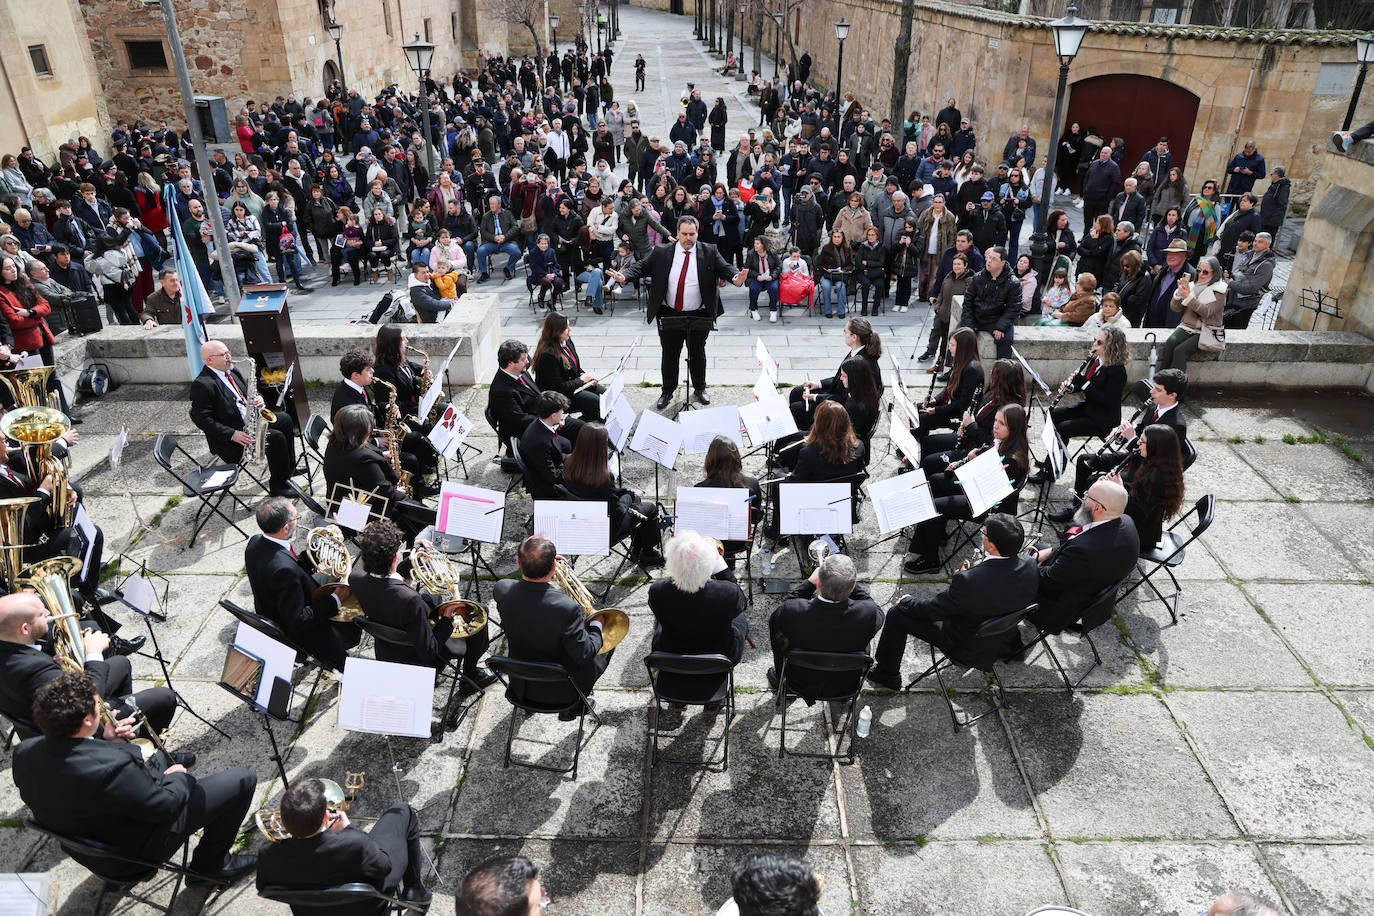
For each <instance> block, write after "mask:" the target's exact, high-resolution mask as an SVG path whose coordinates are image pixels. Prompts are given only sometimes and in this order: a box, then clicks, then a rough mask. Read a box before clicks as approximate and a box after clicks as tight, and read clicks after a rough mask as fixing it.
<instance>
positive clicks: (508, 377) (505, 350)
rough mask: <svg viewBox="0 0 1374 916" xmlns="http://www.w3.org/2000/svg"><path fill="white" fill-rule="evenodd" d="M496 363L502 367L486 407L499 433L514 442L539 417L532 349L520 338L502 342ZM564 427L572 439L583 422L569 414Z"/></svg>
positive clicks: (493, 384)
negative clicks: (536, 410)
mask: <svg viewBox="0 0 1374 916" xmlns="http://www.w3.org/2000/svg"><path fill="white" fill-rule="evenodd" d="M496 362H497V363H498V364H499V365H500V366H501V368H500V369H497V370H496V374H495V375H494V376H492V379H491V386H490V387H489V388H488V389H487V406H488V407H490V408H491V413H492V416H493V417H495V418H496V433H497V435H498V436H500V437H501V439H502V440H503V441H515V440H518V439H519V438H520V436H521V435H522V434H523V433H524V432H525V430H526V429H528V428H529V425H530V423H532V422H534V421H535V420H537V419H538V418H537V417H536V416H535V415H534V411H533V409H532V408H533V405H534V399H535V397H537V396H538V395H539V390H540V389H539V386H538V385H537V384H536V383H535V381H534V376H532V375H530V373H529V368H530V351H529V348H528V347H526V346H525V345H524V344H523V343H521V342H520V341H518V340H504V341H502V342H501V346H500V347H498V348H497V350H496ZM563 426H564V429H563V435H564V436H565V437H566V438H567V440H568V441H569V442H572V441H574V440H575V439H576V438H577V431H578V430H579V429H581V428H582V421H581V420H578V419H576V418H572V417H569V418H568V419H567V420H566V421H565V423H564V424H563Z"/></svg>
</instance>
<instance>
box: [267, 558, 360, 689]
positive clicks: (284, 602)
mask: <svg viewBox="0 0 1374 916" xmlns="http://www.w3.org/2000/svg"><path fill="white" fill-rule="evenodd" d="M243 565H244V570H245V571H246V572H247V573H248V584H249V586H250V587H251V588H252V589H253V608H254V609H255V610H256V611H257V612H258V613H259V614H261V615H262V616H263V617H266V618H268V619H269V620H274V621H276V622H277V623H278V624H280V625H281V628H282V629H283V630H285V631H286V632H287V634H288V635H290V636H291V638H292V639H294V640H296V641H297V642H298V643H299V644H300V646H301V647H302V648H304V649H305V650H306V651H307V652H308V653H310V654H311V655H312V656H314V657H316V658H318V659H320V660H322V661H324V662H326V663H328V664H329V665H330V666H331V667H332V668H334V669H335V670H339V669H342V668H343V662H344V654H345V653H346V652H347V650H348V649H351V648H352V647H353V646H356V645H357V644H358V639H359V637H360V635H361V634H360V633H359V631H358V628H357V627H355V626H353V625H352V624H349V625H348V627H347V629H344V628H343V625H342V624H340V625H338V626H337V627H336V626H335V625H334V622H333V621H332V620H330V618H331V617H333V616H334V615H335V614H337V613H338V612H339V606H338V604H337V603H336V602H335V601H334V598H333V597H332V596H330V595H325V596H324V597H323V598H321V599H320V600H319V601H316V600H314V599H315V580H314V578H313V577H312V576H311V575H310V573H308V572H306V571H305V569H304V567H302V566H301V564H300V562H299V561H298V559H297V558H296V557H293V556H291V554H290V553H289V552H287V551H285V550H283V549H282V548H281V547H280V546H279V545H277V544H274V543H272V542H271V541H269V540H268V539H267V538H265V537H263V536H262V535H260V534H255V535H253V536H252V537H251V538H249V539H248V546H247V547H246V548H244V551H243Z"/></svg>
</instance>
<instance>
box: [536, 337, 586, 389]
mask: <svg viewBox="0 0 1374 916" xmlns="http://www.w3.org/2000/svg"><path fill="white" fill-rule="evenodd" d="M566 346H567V348H568V350H570V351H571V357H572V365H571V366H564V365H563V360H562V359H560V358H559V355H558V351H555V350H549V351H546V352H544V353H541V354H539V358H538V359H537V360H535V363H534V380H535V383H536V385H537V387H538V388H539V390H540V391H561V392H562V393H563V394H565V395H567V396H568V397H569V398H571V397H572V396H573V392H574V391H576V390H577V389H579V388H581V387H582V360H581V359H580V358H579V357H578V355H577V345H576V344H575V343H573V340H572V338H571V337H569V338H568V342H567V344H566Z"/></svg>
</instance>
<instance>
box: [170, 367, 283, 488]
mask: <svg viewBox="0 0 1374 916" xmlns="http://www.w3.org/2000/svg"><path fill="white" fill-rule="evenodd" d="M200 360H201V362H203V363H204V364H205V367H204V368H203V369H201V370H200V374H199V375H197V376H196V377H195V379H194V380H192V382H191V422H192V423H194V424H196V428H197V429H199V430H200V431H201V432H203V433H205V439H206V441H207V442H208V443H209V445H210V451H212V452H214V453H215V456H216V457H218V458H219V459H220V460H221V461H223V462H225V463H226V464H234V465H237V464H239V463H241V462H242V461H243V453H244V450H245V449H246V448H248V446H250V445H252V444H253V433H252V429H253V428H254V426H256V423H257V411H258V409H259V408H261V407H262V406H263V404H264V402H263V399H262V396H261V395H257V396H256V397H254V398H253V402H252V403H251V404H250V403H249V402H248V385H247V381H246V380H245V379H244V377H243V374H242V373H240V372H239V371H238V370H237V369H235V368H234V361H233V357H231V356H230V355H229V348H228V347H227V346H225V344H224V342H223V341H221V340H210V341H206V342H205V343H204V344H202V345H201V347H200ZM254 371H257V370H256V369H254ZM263 451H264V453H265V454H266V455H267V469H268V479H267V493H268V495H269V496H288V495H290V493H291V491H290V490H289V489H287V486H286V482H287V481H288V480H289V479H290V478H291V476H292V475H293V474H295V473H296V439H295V428H294V426H293V425H292V423H291V418H290V416H288V414H287V411H285V410H278V411H276V419H275V420H273V421H272V422H271V424H269V426H268V428H267V442H266V444H265V445H264V447H263Z"/></svg>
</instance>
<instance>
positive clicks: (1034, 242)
mask: <svg viewBox="0 0 1374 916" xmlns="http://www.w3.org/2000/svg"><path fill="white" fill-rule="evenodd" d="M1077 12H1078V8H1077V7H1073V6H1071V7H1069V9H1068V15H1066V16H1065V17H1064V18H1063V19H1056V20H1054V21H1053V22H1051V23H1050V31H1051V32H1053V33H1054V54H1055V56H1056V57H1058V58H1059V88H1058V89H1056V90H1055V93H1054V120H1053V121H1051V122H1050V149H1049V152H1048V153H1047V154H1046V155H1045V173H1044V174H1043V175H1042V176H1041V177H1040V203H1039V205H1038V206H1037V207H1036V209H1035V232H1033V233H1032V234H1031V260H1032V261H1033V262H1035V263H1036V264H1041V265H1042V267H1040V268H1039V270H1040V273H1041V275H1042V276H1046V277H1048V276H1049V274H1050V273H1052V271H1049V270H1046V269H1045V267H1044V266H1043V264H1044V262H1045V261H1046V260H1047V259H1048V258H1049V257H1051V254H1052V253H1051V252H1050V250H1049V248H1050V242H1049V237H1048V236H1047V235H1046V234H1045V219H1046V217H1047V216H1048V215H1049V209H1050V206H1051V205H1052V204H1053V203H1054V197H1053V194H1049V195H1047V194H1046V193H1045V192H1046V191H1047V190H1052V189H1053V188H1054V166H1055V160H1056V159H1057V158H1058V156H1057V154H1058V152H1059V125H1060V124H1061V123H1062V122H1063V120H1064V91H1065V90H1066V89H1068V86H1069V65H1070V64H1072V63H1073V59H1074V57H1076V56H1077V54H1078V49H1079V48H1080V47H1082V45H1083V39H1084V38H1086V37H1087V35H1088V27H1089V26H1090V25H1091V23H1089V22H1088V21H1087V20H1085V19H1079V18H1078V16H1077V15H1075V14H1076V13H1077Z"/></svg>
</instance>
